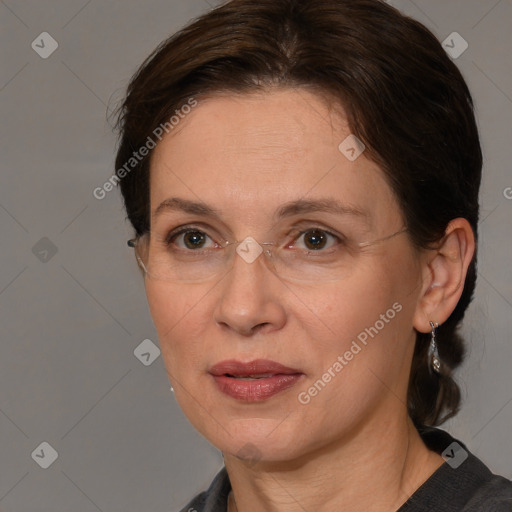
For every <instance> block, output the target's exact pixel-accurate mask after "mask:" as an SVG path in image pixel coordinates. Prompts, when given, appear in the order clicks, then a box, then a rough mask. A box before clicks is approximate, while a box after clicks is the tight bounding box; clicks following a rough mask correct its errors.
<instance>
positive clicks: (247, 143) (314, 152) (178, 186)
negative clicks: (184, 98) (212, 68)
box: [150, 89, 399, 222]
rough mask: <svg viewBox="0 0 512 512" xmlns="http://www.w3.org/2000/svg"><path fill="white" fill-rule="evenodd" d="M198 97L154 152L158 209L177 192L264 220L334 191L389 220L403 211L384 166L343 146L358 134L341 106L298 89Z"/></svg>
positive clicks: (153, 178) (153, 194)
mask: <svg viewBox="0 0 512 512" xmlns="http://www.w3.org/2000/svg"><path fill="white" fill-rule="evenodd" d="M198 101H199V103H198V105H197V106H196V107H195V108H194V109H193V110H192V111H191V112H190V113H189V114H187V115H185V116H183V118H182V119H181V120H180V122H179V124H178V125H177V126H176V127H175V129H174V130H172V131H171V132H170V133H169V134H168V135H166V136H165V137H164V138H163V139H162V141H161V142H160V143H159V144H158V146H157V147H156V149H155V151H154V154H153V157H152V160H151V170H150V173H151V187H150V188H151V190H150V195H151V211H152V213H153V214H154V213H155V211H156V209H157V208H158V207H159V205H160V204H161V203H162V202H163V201H165V200H166V199H168V197H171V196H172V197H181V198H183V199H186V200H190V201H196V202H201V203H206V204H209V205H211V206H212V207H213V208H215V210H217V211H218V212H220V214H221V215H223V214H225V215H226V216H230V217H231V218H234V219H235V221H243V220H247V221H250V222H257V221H263V216H264V215H267V216H270V215H272V214H273V213H274V212H275V210H276V209H278V208H279V205H281V204H284V203H289V202H291V201H296V200H299V199H308V200H312V199H315V198H316V197H322V198H325V197H327V196H328V197H331V198H335V199H337V200H339V201H340V202H342V203H343V204H346V205H347V206H350V207H354V208H357V209H360V210H363V211H365V212H367V213H368V216H369V217H370V218H374V219H377V218H379V219H381V220H382V221H384V222H386V221H389V222H393V217H396V216H397V215H399V212H398V208H397V206H396V204H395V201H394V197H393V194H392V191H391V189H390V188H389V186H388V185H387V183H386V181H385V179H384V176H383V174H382V171H381V170H380V169H379V168H378V166H377V165H376V164H375V163H373V162H372V161H370V160H369V159H367V158H366V157H365V155H364V152H363V154H361V155H360V156H359V157H358V158H356V159H355V160H353V161H352V160H350V159H348V158H347V157H346V155H345V154H344V153H343V152H342V151H340V149H339V146H340V143H342V142H343V141H344V140H345V139H347V137H349V136H350V135H351V134H350V129H349V127H348V124H347V121H346V119H345V117H344V113H343V109H342V108H341V107H337V108H332V107H330V106H329V105H328V104H327V103H326V101H325V100H324V99H322V98H321V97H319V96H317V95H315V94H313V93H311V92H308V91H306V90H292V89H284V90H276V91H272V92H265V93H251V94H246V95H231V96H228V95H218V96H213V97H209V98H208V99H203V100H198Z"/></svg>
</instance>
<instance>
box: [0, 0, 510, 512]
mask: <svg viewBox="0 0 512 512" xmlns="http://www.w3.org/2000/svg"><path fill="white" fill-rule="evenodd" d="M255 1H256V0H255ZM390 3H392V4H393V5H394V6H396V7H398V8H400V9H401V10H402V11H403V12H405V13H407V14H409V15H411V16H413V17H415V18H417V19H418V20H419V21H421V22H422V23H424V24H425V25H426V26H427V27H429V28H430V29H431V30H432V31H433V32H434V33H435V34H436V36H437V37H438V38H439V40H440V41H445V40H446V41H447V43H446V44H447V46H448V47H453V48H452V51H457V52H460V51H461V50H462V49H463V46H462V45H463V41H462V40H461V39H458V38H457V36H453V32H457V33H458V34H460V36H461V37H462V38H463V39H464V40H465V41H467V44H468V47H467V49H466V50H465V51H464V52H463V53H462V54H461V55H458V56H457V57H456V58H454V59H455V60H456V63H457V65H458V66H459V68H460V69H461V71H462V73H463V74H464V76H465V78H466V79H467V81H468V84H469V87H470V89H471V91H472V93H473V95H474V99H475V103H476V110H477V117H478V122H479V127H480V130H481V137H482V144H483V150H484V156H485V166H484V179H483V184H482V191H481V205H482V216H481V219H482V220H481V223H480V230H481V237H480V248H479V250H480V253H479V259H480V263H479V275H478V286H477V292H476V299H475V301H474V303H473V304H472V306H471V307H470V310H469V312H468V314H467V318H466V320H465V324H464V334H465V335H466V337H467V340H468V359H467V361H466V363H465V365H464V367H463V369H462V370H461V371H460V372H459V374H458V380H459V382H460V383H461V385H462V389H463V392H464V406H463V409H462V411H461V412H460V414H459V415H458V416H457V418H456V419H455V420H452V421H450V422H449V423H448V424H446V425H445V426H444V427H443V428H446V429H447V430H449V431H450V432H451V433H452V434H453V435H455V437H458V438H459V439H461V440H462V441H464V442H465V443H467V445H468V447H469V449H470V450H472V451H473V452H474V453H475V454H476V455H477V456H479V457H480V458H481V459H483V461H484V462H485V463H487V464H488V465H489V466H490V467H491V468H492V469H493V470H494V471H495V472H497V473H501V474H503V475H505V476H507V477H509V478H511V477H512V469H511V464H510V461H511V460H512V448H511V442H510V441H511V439H510V432H512V428H511V427H512V404H511V402H512V386H511V376H510V373H511V372H510V368H511V362H512V346H511V343H510V338H511V332H512V314H511V308H512V272H511V270H510V264H511V262H512V251H511V248H512V241H511V220H512V188H511V187H512V176H511V172H510V161H511V156H512V155H511V143H510V142H511V139H510V138H511V126H512V121H511V117H512V116H511V112H512V99H511V98H512V93H511V91H512V87H511V77H512V73H511V60H510V57H509V55H510V51H511V46H512V45H511V30H510V20H511V19H512V5H511V2H510V0H500V1H498V0H486V1H482V0H435V1H432V0H430V1H427V0H415V1H412V0H403V1H392V2H390ZM214 4H215V2H214V1H213V0H209V2H207V1H205V0H149V1H146V2H137V1H135V0H126V1H119V0H115V1H105V0H89V1H87V0H68V1H64V0H61V1H58V0H54V1H44V0H39V1H36V0H27V1H24V0H5V1H0V26H1V30H2V31H1V64H2V65H1V71H0V90H1V102H0V105H1V106H0V108H1V113H2V128H1V130H2V134H1V140H2V146H1V166H2V168H1V174H0V230H1V231H0V232H1V261H0V336H1V354H2V356H1V358H0V510H2V511H4V512H36V511H37V512H43V511H48V512H50V511H51V512H65V511H66V512H70V511H72V512H96V511H103V512H142V511H144V512H168V511H175V510H179V508H180V507H181V506H183V505H184V504H185V503H186V502H187V501H188V499H189V498H190V497H192V495H194V494H196V493H197V492H199V491H200V490H201V489H203V488H205V487H206V486H207V485H208V484H209V482H210V481H211V479H212V477H213V476H214V475H215V473H216V472H217V471H218V469H219V468H220V467H221V465H222V457H221V454H220V453H219V452H218V451H217V450H216V449H215V448H213V447H212V446H210V445H209V443H208V442H207V441H206V440H204V439H203V438H202V437H201V436H200V435H199V434H197V433H196V432H195V430H194V429H193V428H192V427H191V425H190V424H189V423H188V421H187V420H186V418H185V417H184V415H183V414H182V412H181V411H180V409H179V408H178V406H177V404H176V402H175V400H174V397H173V394H172V392H171V390H170V384H169V381H168V379H167V374H166V373H165V369H164V366H163V362H162V358H161V357H156V358H155V355H157V352H156V349H155V348H150V354H151V356H147V355H146V356H143V357H141V358H140V359H139V358H137V357H136V355H135V353H134V351H135V352H136V349H137V347H138V346H139V345H140V344H141V342H143V340H152V343H154V345H155V346H158V340H157V337H156V334H155V330H154V327H153V325H152V322H151V319H150V316H149V313H148V308H147V305H146V298H145V295H144V288H143V281H142V279H141V276H140V274H139V272H138V269H137V268H136V264H135V261H134V259H133V254H132V251H131V250H130V249H128V248H127V247H126V239H128V238H130V236H131V235H132V232H131V230H130V227H129V225H128V223H127V222H126V221H125V215H124V212H123V210H122V205H121V200H120V194H119V190H117V189H115V190H113V191H111V192H109V193H108V194H107V195H106V197H105V198H104V199H103V200H98V199H96V198H95V197H94V196H93V190H94V189H95V188H96V187H98V186H102V184H103V183H104V182H105V181H106V179H108V178H109V176H111V174H112V172H113V171H114V166H113V164H114V154H115V137H114V135H113V134H112V132H111V129H110V127H109V124H108V123H107V122H106V114H107V111H108V109H109V108H113V107H114V106H115V105H116V101H118V100H119V98H120V97H121V96H122V93H123V91H124V89H125V87H126V85H127V82H128V79H129V78H130V76H131V75H132V73H133V72H134V71H135V70H136V69H137V67H138V65H139V64H140V63H141V62H142V60H143V59H144V58H145V57H146V56H147V55H148V54H149V53H150V52H151V51H152V50H153V48H154V47H155V46H156V45H157V44H158V43H159V42H160V41H161V40H163V39H164V38H166V37H168V36H169V35H170V34H171V33H173V32H174V31H176V30H177V29H178V28H180V27H181V26H183V25H184V24H185V23H186V22H187V21H189V20H190V19H191V18H193V17H195V16H197V15H200V14H202V13H204V12H206V11H207V10H209V9H211V8H212V7H213V6H214ZM43 32H46V33H47V34H43V35H41V34H42V33H43ZM454 37H455V39H454ZM57 44H58V47H57V49H56V50H55V51H53V53H51V51H52V50H53V49H54V47H55V45H57ZM447 50H448V48H447ZM50 53H51V54H50ZM432 207H433V208H435V205H432ZM145 343H146V344H147V346H149V347H152V346H153V345H152V344H150V343H149V342H145ZM144 347H146V345H144V346H143V349H144V350H142V349H139V351H144V352H147V350H146V349H145V348H144ZM141 359H142V361H141ZM147 359H149V360H150V361H148V360H147ZM149 362H151V364H149ZM144 363H146V364H144ZM41 443H48V444H41ZM55 456H57V458H56V460H54V461H53V462H52V460H53V459H54V458H55ZM50 462H52V464H51V465H50V466H49V467H47V468H46V469H45V468H44V467H42V466H45V465H47V464H48V463H50Z"/></svg>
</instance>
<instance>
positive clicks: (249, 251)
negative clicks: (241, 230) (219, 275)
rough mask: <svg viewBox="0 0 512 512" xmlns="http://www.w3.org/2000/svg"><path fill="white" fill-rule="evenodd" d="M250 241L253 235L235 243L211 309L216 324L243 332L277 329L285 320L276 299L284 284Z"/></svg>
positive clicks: (281, 305)
mask: <svg viewBox="0 0 512 512" xmlns="http://www.w3.org/2000/svg"><path fill="white" fill-rule="evenodd" d="M254 244H257V243H256V242H255V241H254V240H253V239H250V240H249V239H246V240H244V242H242V243H241V244H240V245H239V246H238V248H237V251H236V252H235V254H234V255H233V258H234V261H233V265H232V268H231V270H230V271H229V272H228V273H227V274H226V276H225V277H224V279H223V280H222V285H221V286H220V287H219V290H218V294H219V295H218V302H217V305H216V307H215V309H214V320H215V322H216V323H217V325H220V326H221V327H223V328H224V329H230V330H232V331H234V332H236V333H238V334H241V335H243V336H251V335H253V334H255V333H256V332H263V331H265V332H270V331H273V330H276V329H280V328H282V327H283V326H284V324H285V323H286V312H285V308H284V304H283V303H282V300H280V297H281V298H282V296H283V290H285V289H286V288H284V286H283V284H282V283H281V281H280V280H279V278H278V277H277V276H276V275H274V274H273V273H272V272H271V271H270V270H269V268H268V267H267V265H266V264H265V261H264V260H265V257H266V256H265V255H264V254H262V251H261V248H257V247H256V246H255V245H254Z"/></svg>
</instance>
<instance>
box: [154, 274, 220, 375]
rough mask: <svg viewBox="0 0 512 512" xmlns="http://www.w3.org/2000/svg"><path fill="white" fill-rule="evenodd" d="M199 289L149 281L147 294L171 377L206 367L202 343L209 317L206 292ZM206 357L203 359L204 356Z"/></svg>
mask: <svg viewBox="0 0 512 512" xmlns="http://www.w3.org/2000/svg"><path fill="white" fill-rule="evenodd" d="M206 292H207V291H206V290H204V289H201V288H200V287H195V288H194V287H187V288H185V289H184V288H183V287H180V286H176V285H172V284H169V283H162V282H158V281H148V282H147V283H146V295H147V298H148V304H149V309H150V313H151V317H152V319H153V322H154V324H155V327H156V330H157V333H158V338H159V341H160V348H161V350H162V355H163V358H164V362H165V365H166V368H167V371H168V372H169V373H170V374H171V375H174V374H178V373H180V372H181V373H183V372H184V371H185V370H186V369H187V368H193V367H194V366H195V365H197V364H199V362H201V363H203V364H204V350H203V347H202V343H201V340H202V339H203V338H204V334H203V335H202V334H201V333H202V332H203V331H204V328H205V326H206V324H207V323H208V319H209V318H210V317H209V315H208V314H206V312H205V311H204V307H205V306H204V305H205V301H204V300H202V299H204V296H205V293H206ZM201 354H203V356H201Z"/></svg>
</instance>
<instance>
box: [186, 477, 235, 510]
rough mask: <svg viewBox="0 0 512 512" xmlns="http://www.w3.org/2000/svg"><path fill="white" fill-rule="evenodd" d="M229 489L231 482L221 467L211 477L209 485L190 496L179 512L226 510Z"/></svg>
mask: <svg viewBox="0 0 512 512" xmlns="http://www.w3.org/2000/svg"><path fill="white" fill-rule="evenodd" d="M230 491H231V483H230V482H229V477H228V473H227V471H226V468H225V467H223V468H222V469H221V470H220V471H219V472H218V473H217V475H216V476H215V478H214V479H213V481H212V483H211V484H210V487H209V488H208V489H207V490H206V491H203V492H201V493H199V494H198V495H197V496H195V497H194V498H192V500H191V501H190V502H189V503H188V504H187V505H185V506H184V507H183V508H182V509H181V510H180V512H226V510H227V500H228V494H229V492H230Z"/></svg>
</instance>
